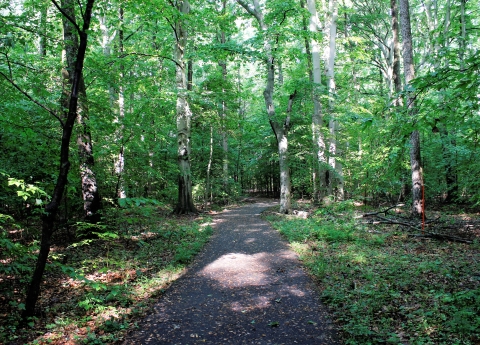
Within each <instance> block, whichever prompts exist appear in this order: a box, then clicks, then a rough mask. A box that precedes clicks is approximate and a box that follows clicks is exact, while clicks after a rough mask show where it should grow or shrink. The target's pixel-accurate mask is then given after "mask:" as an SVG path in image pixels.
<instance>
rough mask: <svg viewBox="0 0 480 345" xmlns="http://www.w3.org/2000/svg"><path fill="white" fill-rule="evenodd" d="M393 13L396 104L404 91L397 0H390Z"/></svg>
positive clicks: (398, 104)
mask: <svg viewBox="0 0 480 345" xmlns="http://www.w3.org/2000/svg"><path fill="white" fill-rule="evenodd" d="M390 7H391V14H392V36H393V66H392V69H393V75H392V79H393V85H394V90H395V95H394V97H395V98H394V101H393V105H394V106H400V105H401V100H402V99H401V97H400V96H399V94H400V92H401V91H402V80H401V73H400V42H399V38H398V37H399V34H398V30H399V29H398V9H397V0H390Z"/></svg>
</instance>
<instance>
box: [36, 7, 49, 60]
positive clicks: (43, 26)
mask: <svg viewBox="0 0 480 345" xmlns="http://www.w3.org/2000/svg"><path fill="white" fill-rule="evenodd" d="M48 7H49V6H48V4H47V3H45V4H41V7H40V33H39V35H40V38H39V42H38V54H39V55H40V57H41V58H43V57H45V56H47V13H48Z"/></svg>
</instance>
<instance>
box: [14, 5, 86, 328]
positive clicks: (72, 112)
mask: <svg viewBox="0 0 480 345" xmlns="http://www.w3.org/2000/svg"><path fill="white" fill-rule="evenodd" d="M94 2H95V1H94V0H88V1H87V5H86V6H85V8H84V11H85V12H84V18H83V26H82V28H81V29H80V28H78V30H77V31H78V34H79V36H80V44H79V46H78V51H77V58H76V60H75V61H76V64H75V71H74V74H73V79H72V81H73V82H72V89H71V95H70V100H69V104H68V114H67V117H66V118H65V119H64V121H63V131H62V141H61V147H60V167H59V173H58V178H57V182H56V184H55V188H54V190H53V194H52V199H51V200H50V202H49V203H48V204H47V205H46V206H45V212H44V214H43V215H42V238H41V241H40V251H39V253H38V258H37V263H36V266H35V270H34V272H33V275H32V280H31V282H30V285H29V287H28V290H27V295H26V299H25V310H24V312H23V319H24V320H27V319H28V318H29V317H31V316H33V315H34V314H35V305H36V303H37V300H38V296H39V294H40V284H41V282H42V277H43V272H44V270H45V266H46V263H47V258H48V254H49V252H50V241H51V238H52V234H53V230H54V223H55V218H56V215H57V213H58V208H59V206H60V202H61V200H62V196H63V192H64V189H65V185H66V184H67V179H68V171H69V169H70V160H69V148H70V139H71V136H72V132H73V126H74V124H75V120H76V117H77V105H78V98H79V89H80V80H81V79H82V71H83V62H84V59H85V52H86V50H87V38H88V36H87V31H88V29H89V27H90V20H91V17H92V10H93V4H94ZM55 5H56V6H58V4H57V3H55ZM64 14H65V13H64Z"/></svg>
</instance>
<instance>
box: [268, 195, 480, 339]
mask: <svg viewBox="0 0 480 345" xmlns="http://www.w3.org/2000/svg"><path fill="white" fill-rule="evenodd" d="M354 216H355V207H354V205H353V203H352V202H343V203H337V204H332V205H331V206H327V207H324V208H321V209H318V210H317V211H316V212H315V213H314V215H313V216H312V217H310V218H308V219H291V218H287V217H282V216H280V215H278V214H276V215H267V216H266V218H267V219H268V220H269V221H270V222H271V224H272V225H273V226H274V227H275V228H277V229H278V230H279V231H280V232H281V233H282V234H283V235H284V236H285V237H286V238H287V239H288V241H289V242H290V243H291V245H292V247H293V248H294V250H295V251H296V252H297V253H298V254H299V255H300V257H301V259H302V260H303V262H304V264H305V265H306V267H307V268H308V270H309V271H310V273H311V275H312V276H313V277H314V278H315V279H316V280H317V282H318V285H319V287H320V288H321V291H322V298H323V301H324V303H325V304H327V305H328V306H329V307H330V308H331V310H332V313H333V315H334V318H335V319H336V321H337V322H338V323H339V325H340V326H341V329H342V333H343V335H344V339H345V342H346V343H347V344H412V345H413V344H418V345H420V344H445V345H446V344H448V345H451V344H471V345H474V344H479V342H480V273H479V272H480V271H479V261H480V244H479V242H478V241H477V242H475V243H474V244H471V245H469V244H461V243H453V242H442V241H437V240H430V239H418V238H412V237H408V236H407V234H405V233H404V232H402V231H400V230H399V229H397V228H394V227H392V226H389V227H385V226H384V227H379V226H376V227H375V228H373V225H368V226H367V225H365V224H360V223H359V222H357V221H356V220H355V217H354Z"/></svg>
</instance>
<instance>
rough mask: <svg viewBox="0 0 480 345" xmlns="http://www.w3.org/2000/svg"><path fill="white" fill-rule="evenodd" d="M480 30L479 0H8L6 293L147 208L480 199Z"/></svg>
mask: <svg viewBox="0 0 480 345" xmlns="http://www.w3.org/2000/svg"><path fill="white" fill-rule="evenodd" d="M479 47H480V14H479V7H478V3H477V2H475V1H472V0H470V1H466V0H398V1H396V0H391V1H385V0H365V1H364V0H349V1H347V0H329V1H327V0H318V1H315V0H295V1H294V0H266V1H263V0H236V1H234V0H228V1H227V0H191V1H190V2H189V1H187V0H183V1H180V0H148V1H141V2H140V1H123V0H111V1H110V0H96V1H95V0H80V1H73V0H58V1H56V0H51V1H49V0H41V1H31V0H10V1H6V0H0V96H1V97H0V114H1V116H0V124H1V127H0V152H1V154H0V248H1V252H2V253H1V257H0V259H1V262H2V266H1V267H0V270H1V272H0V275H1V276H2V277H3V278H2V280H1V281H0V283H2V284H9V283H8V282H9V281H10V280H9V279H12V281H17V282H20V286H21V288H20V290H19V291H16V292H15V294H16V295H15V296H17V295H18V296H22V298H23V299H21V300H19V301H18V300H14V301H10V298H11V296H10V297H9V295H8V294H6V295H5V296H7V297H3V298H2V301H3V302H5V303H7V302H8V301H10V302H11V303H9V305H10V306H11V308H13V309H15V308H16V309H15V310H17V309H18V310H20V311H21V313H22V317H21V319H22V320H23V321H22V322H23V323H28V322H29V320H30V324H31V320H32V317H34V318H35V317H39V316H38V313H36V305H37V301H38V298H39V294H40V284H41V282H42V279H43V277H44V273H45V266H46V264H47V262H51V260H54V261H55V260H57V259H55V258H53V259H52V252H51V247H52V246H55V245H58V243H63V244H64V245H66V246H68V245H71V244H72V243H79V242H78V241H80V240H81V241H89V240H93V239H98V238H99V237H100V238H102V239H103V240H105V239H106V238H108V239H110V240H113V239H116V238H117V237H118V236H119V233H120V232H121V231H120V230H119V228H121V227H122V225H121V224H120V222H117V223H115V222H114V221H113V220H115V219H116V220H117V221H118V220H119V219H124V218H120V216H119V214H118V212H120V211H118V210H124V211H123V212H127V211H125V210H130V211H128V212H134V211H132V209H133V208H134V207H135V206H136V207H139V206H142V205H150V206H152V207H157V208H161V209H162V210H163V211H162V212H164V213H165V214H167V213H173V214H179V215H180V214H187V215H188V214H198V213H199V212H204V211H207V210H209V209H211V208H212V207H214V205H219V204H220V205H228V204H229V203H232V202H234V201H235V200H239V198H240V197H241V196H244V195H246V194H249V193H250V194H251V193H256V194H261V195H264V196H271V197H275V198H279V199H280V207H279V210H278V211H279V213H280V214H291V213H292V211H293V210H294V206H292V205H293V204H295V202H296V200H299V199H301V200H308V201H309V202H311V203H312V205H320V207H321V206H322V205H330V204H331V203H332V202H342V201H345V200H356V201H358V202H361V203H363V205H378V204H379V203H380V202H383V203H384V204H387V205H395V204H398V203H404V204H405V205H407V206H406V207H405V210H406V212H407V213H409V214H411V215H412V217H413V218H412V219H414V218H418V219H421V218H422V217H423V218H425V214H426V212H427V216H428V211H429V209H431V208H433V207H434V206H435V205H451V206H453V207H456V206H458V205H461V207H466V208H468V207H474V206H478V205H479V203H480V179H479V177H480V114H479V111H480V109H479V106H480V100H479V91H480V73H479V70H480V55H479ZM127 216H128V214H127ZM127 216H125V214H122V217H125V221H126V219H127V218H128V217H127ZM113 223H115V226H116V227H117V228H115V226H113V227H112V224H113ZM20 229H21V230H20ZM116 236H117V237H116ZM54 256H55V255H54ZM57 261H58V262H62V259H61V258H60V259H58V260H57ZM66 261H67V260H66V259H64V262H63V264H59V265H60V266H59V267H60V268H62V267H63V269H64V272H63V273H68V272H70V271H69V270H66V269H65V267H66V266H65V265H64V264H65V263H66ZM62 265H63V266H62ZM477 265H478V263H477ZM477 267H478V266H477ZM47 269H48V265H47ZM66 271H68V272H66ZM73 274H74V273H72V275H73ZM20 276H21V277H22V278H19V277H20ZM25 296H26V297H25ZM3 302H2V303H3ZM477 302H478V301H477ZM16 320H17V321H18V325H19V327H20V325H21V322H20V321H19V320H20V318H18V319H16ZM17 321H15V322H17ZM12 322H13V321H12ZM2 327H3V326H2ZM2 332H6V333H8V332H10V330H7V329H5V328H3V330H2Z"/></svg>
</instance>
